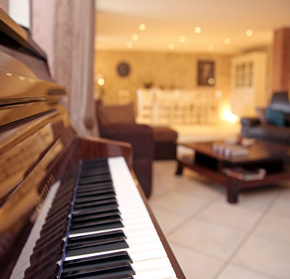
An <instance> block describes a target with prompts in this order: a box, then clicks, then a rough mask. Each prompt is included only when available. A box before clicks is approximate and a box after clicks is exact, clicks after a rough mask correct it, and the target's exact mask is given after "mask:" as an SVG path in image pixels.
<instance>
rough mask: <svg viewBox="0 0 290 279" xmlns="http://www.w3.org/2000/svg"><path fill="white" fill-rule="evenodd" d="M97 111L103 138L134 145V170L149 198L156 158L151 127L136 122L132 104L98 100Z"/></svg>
mask: <svg viewBox="0 0 290 279" xmlns="http://www.w3.org/2000/svg"><path fill="white" fill-rule="evenodd" d="M96 112H97V120H98V124H99V132H100V136H101V137H102V138H107V139H111V140H117V141H123V142H128V143H130V144H131V145H132V148H133V170H134V173H135V174H136V176H137V179H138V181H139V183H140V185H141V187H142V189H143V192H144V194H145V195H146V197H147V198H149V197H150V194H151V191H152V162H153V159H154V139H153V131H152V129H151V127H150V126H148V125H143V124H136V123H135V117H134V111H133V107H131V106H130V105H124V106H104V105H103V104H102V102H97V103H96ZM108 118H110V119H108ZM128 194H129V193H128Z"/></svg>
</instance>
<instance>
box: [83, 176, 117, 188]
mask: <svg viewBox="0 0 290 279" xmlns="http://www.w3.org/2000/svg"><path fill="white" fill-rule="evenodd" d="M111 181H112V178H111V176H110V175H106V174H105V175H98V176H93V177H84V178H80V179H79V181H78V184H79V185H84V184H91V183H96V182H111Z"/></svg>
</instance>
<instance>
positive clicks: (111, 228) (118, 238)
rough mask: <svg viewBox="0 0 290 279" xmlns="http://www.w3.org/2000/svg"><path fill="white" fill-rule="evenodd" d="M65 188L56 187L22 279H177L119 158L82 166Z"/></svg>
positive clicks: (121, 159)
mask: <svg viewBox="0 0 290 279" xmlns="http://www.w3.org/2000/svg"><path fill="white" fill-rule="evenodd" d="M73 186H74V185H73ZM70 188H72V186H71V185H67V186H66V187H62V185H61V187H60V190H59V191H58V193H57V195H56V198H55V200H54V201H53V204H52V206H51V210H50V212H49V213H48V216H47V217H46V223H45V224H44V226H43V228H42V231H41V232H40V235H41V238H40V239H39V240H38V241H37V242H36V247H37V248H34V249H33V254H32V255H31V256H30V262H32V264H31V266H30V267H29V268H27V267H26V271H25V272H24V274H25V279H34V278H61V279H83V278H94V279H117V278H119V279H126V278H128V279H129V278H131V279H133V278H135V279H169V278H171V279H174V278H176V274H175V272H174V269H173V268H172V266H171V263H170V261H169V259H168V257H167V254H166V251H165V250H164V247H163V245H162V243H161V241H160V239H159V236H158V234H157V232H156V230H155V228H154V225H153V223H152V221H151V218H150V216H149V213H148V211H147V209H146V206H145V204H144V202H143V200H142V198H141V196H140V194H139V191H138V189H137V187H136V185H135V183H134V180H133V178H132V176H131V173H130V171H129V169H128V167H127V165H126V163H125V160H124V159H123V158H121V157H117V158H110V159H95V160H89V161H84V162H83V163H82V165H81V168H80V171H79V175H78V178H77V182H76V186H75V187H73V189H75V190H74V191H71V190H70ZM60 197H61V198H60ZM69 199H72V200H73V202H72V206H71V205H70V208H69V209H68V205H67V202H63V200H69ZM47 207H48V206H47ZM66 210H70V213H69V214H68V216H67V218H66V217H65V215H67V214H65V212H66ZM63 218H64V219H66V222H64V223H62V224H61V225H58V222H59V223H60V220H61V219H63ZM44 229H45V231H44ZM67 231H68V233H66V232H67ZM38 234H39V233H38ZM60 236H61V237H60ZM60 240H61V241H60ZM47 246H49V247H47ZM51 247H53V248H54V250H56V251H54V250H53V251H51ZM55 248H56V249H55ZM26 258H27V256H26ZM44 258H46V261H45V262H43V259H44ZM38 259H41V264H39V261H38ZM53 262H55V263H57V264H55V265H52V263H53ZM13 274H16V273H13ZM18 274H21V272H20V273H18ZM11 278H13V279H17V278H23V277H11Z"/></svg>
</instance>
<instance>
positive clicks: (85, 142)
mask: <svg viewBox="0 0 290 279" xmlns="http://www.w3.org/2000/svg"><path fill="white" fill-rule="evenodd" d="M65 94H66V92H65V89H64V88H63V87H61V86H60V85H58V84H56V83H54V82H53V79H52V78H51V76H50V74H49V69H48V65H47V59H46V55H45V53H44V52H43V51H42V50H41V49H40V48H39V47H38V46H37V44H36V43H35V42H34V41H33V40H32V39H31V37H30V36H29V34H28V33H27V32H26V31H25V30H24V29H23V28H21V27H20V26H18V25H17V24H16V23H15V22H14V21H13V20H12V19H11V18H9V16H8V15H7V14H6V13H4V12H3V11H2V10H1V9H0V266H1V268H0V278H1V279H6V278H11V279H20V278H26V279H33V278H35V279H36V278H37V279H46V278H47V279H50V278H61V279H69V278H71V279H73V278H74V279H76V278H82V279H83V278H96V279H101V278H102V279H103V278H107V279H116V278H120V279H122V278H123V279H129V278H139V279H140V278H143V279H155V278H156V279H162V278H163V279H165V278H185V277H184V275H183V273H182V271H181V269H180V267H179V265H178V263H177V261H176V259H175V258H174V255H173V254H172V252H171V250H170V248H169V246H168V244H167V242H166V239H165V237H164V236H163V234H162V232H161V230H160V228H159V226H158V224H157V222H156V220H155V219H154V216H153V215H152V212H151V211H150V208H149V207H148V204H147V201H146V198H145V197H144V195H143V193H142V190H141V188H140V187H139V185H138V181H137V179H136V177H135V176H134V173H133V171H132V168H131V166H132V153H131V148H130V145H128V144H126V143H120V142H113V141H108V140H104V139H100V138H99V139H94V138H81V137H79V136H78V135H77V134H76V133H75V131H74V130H73V128H72V127H71V125H70V121H69V117H68V115H67V113H66V111H65V109H64V108H63V106H62V105H61V102H60V100H61V98H63V97H64V96H65Z"/></svg>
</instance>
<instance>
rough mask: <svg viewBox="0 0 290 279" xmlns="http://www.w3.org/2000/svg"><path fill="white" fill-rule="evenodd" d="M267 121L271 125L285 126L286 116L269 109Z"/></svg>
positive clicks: (267, 110)
mask: <svg viewBox="0 0 290 279" xmlns="http://www.w3.org/2000/svg"><path fill="white" fill-rule="evenodd" d="M266 119H267V122H268V123H271V124H273V125H275V126H279V127H283V126H285V116H284V113H283V112H281V111H277V110H273V109H272V108H270V107H268V108H267V109H266Z"/></svg>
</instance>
